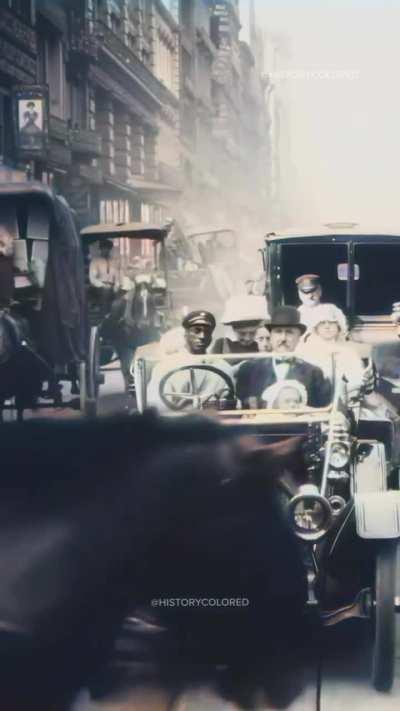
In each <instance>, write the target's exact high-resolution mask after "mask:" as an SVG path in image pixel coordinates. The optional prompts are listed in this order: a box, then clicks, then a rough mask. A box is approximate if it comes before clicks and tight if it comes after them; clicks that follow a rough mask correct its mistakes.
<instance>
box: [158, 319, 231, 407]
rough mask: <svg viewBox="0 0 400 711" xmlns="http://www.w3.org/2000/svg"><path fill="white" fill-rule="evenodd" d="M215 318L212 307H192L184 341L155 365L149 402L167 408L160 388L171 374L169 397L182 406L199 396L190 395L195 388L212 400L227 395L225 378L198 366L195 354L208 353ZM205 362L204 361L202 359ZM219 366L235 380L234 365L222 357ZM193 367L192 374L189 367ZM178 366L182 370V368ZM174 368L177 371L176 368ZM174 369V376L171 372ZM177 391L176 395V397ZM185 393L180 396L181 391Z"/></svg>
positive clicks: (217, 365) (186, 323)
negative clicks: (210, 308) (203, 309)
mask: <svg viewBox="0 0 400 711" xmlns="http://www.w3.org/2000/svg"><path fill="white" fill-rule="evenodd" d="M215 326H216V322H215V318H214V316H213V315H212V314H211V313H210V312H209V311H191V312H190V313H189V314H188V315H187V316H185V317H184V319H183V321H182V328H183V343H182V344H181V346H180V348H179V350H177V351H176V352H175V353H174V354H173V355H171V356H169V357H168V356H167V357H164V358H161V359H160V361H159V362H158V363H157V364H156V366H155V367H154V369H153V372H152V375H151V379H150V382H149V384H148V388H147V405H148V406H152V407H157V408H158V409H161V410H168V406H167V405H166V402H165V399H164V400H163V398H162V394H161V390H162V382H163V381H165V378H166V377H168V387H167V390H168V393H169V398H170V399H171V397H172V401H173V403H174V405H175V408H177V407H179V409H182V410H185V409H189V410H190V409H191V408H192V407H193V406H194V403H195V401H196V398H194V399H191V398H190V393H191V392H193V388H194V390H195V392H196V394H197V395H199V396H201V398H202V399H203V400H204V401H205V400H207V401H208V402H209V403H213V402H214V403H215V404H216V403H217V402H218V401H220V400H221V399H223V398H224V397H226V395H227V382H226V379H224V378H223V377H221V376H220V375H218V373H214V372H211V371H207V370H199V369H197V370H196V363H197V361H196V358H194V357H193V356H201V355H205V354H206V353H207V348H208V347H209V345H210V343H211V339H212V334H213V331H214V329H215ZM203 365H204V363H203ZM215 365H216V367H217V369H218V370H221V371H223V373H225V375H227V376H228V378H229V379H230V380H231V382H232V386H233V373H232V369H231V367H230V366H229V365H228V363H226V362H225V361H224V360H219V361H218V363H216V364H215ZM190 366H193V367H194V370H193V372H192V374H191V373H190V370H189V369H188V368H189V367H190ZM179 369H181V370H180V372H179ZM173 371H175V372H173ZM170 373H171V376H170V375H169V374H170ZM174 393H176V397H174ZM182 393H183V394H184V395H185V394H186V396H185V397H180V394H182Z"/></svg>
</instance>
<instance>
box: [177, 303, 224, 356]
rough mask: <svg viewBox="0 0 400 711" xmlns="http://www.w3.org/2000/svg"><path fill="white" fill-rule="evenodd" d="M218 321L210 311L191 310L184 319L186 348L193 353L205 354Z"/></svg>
mask: <svg viewBox="0 0 400 711" xmlns="http://www.w3.org/2000/svg"><path fill="white" fill-rule="evenodd" d="M215 326H216V321H215V318H214V316H213V315H212V313H210V312H209V311H191V312H190V313H189V314H187V316H185V317H184V319H183V321H182V327H183V329H184V339H185V348H186V350H187V351H189V353H193V355H204V353H206V351H207V348H208V346H209V345H210V343H211V340H212V335H213V332H214V329H215Z"/></svg>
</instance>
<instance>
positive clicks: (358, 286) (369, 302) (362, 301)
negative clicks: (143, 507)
mask: <svg viewBox="0 0 400 711" xmlns="http://www.w3.org/2000/svg"><path fill="white" fill-rule="evenodd" d="M354 260H355V262H356V263H357V264H358V265H359V270H360V278H359V279H358V281H357V282H356V283H355V285H354V306H355V312H356V314H360V315H371V316H373V315H378V314H390V313H391V311H392V304H393V303H394V302H395V301H398V300H400V280H399V263H400V244H357V245H356V246H355V252H354ZM371 285H373V287H371Z"/></svg>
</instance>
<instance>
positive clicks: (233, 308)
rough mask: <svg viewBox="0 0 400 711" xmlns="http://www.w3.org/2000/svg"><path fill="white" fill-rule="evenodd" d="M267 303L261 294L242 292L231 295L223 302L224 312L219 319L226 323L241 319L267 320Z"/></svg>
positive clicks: (236, 321) (237, 321)
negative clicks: (253, 294)
mask: <svg viewBox="0 0 400 711" xmlns="http://www.w3.org/2000/svg"><path fill="white" fill-rule="evenodd" d="M268 320H269V314H268V311H267V303H266V301H265V298H264V297H263V296H251V295H247V294H242V295H241V296H232V297H231V298H230V299H228V301H227V302H226V304H225V312H224V315H223V317H222V319H221V321H222V323H224V324H226V325H230V324H234V323H240V322H243V321H247V322H249V321H250V322H251V321H254V322H255V323H257V322H258V321H268Z"/></svg>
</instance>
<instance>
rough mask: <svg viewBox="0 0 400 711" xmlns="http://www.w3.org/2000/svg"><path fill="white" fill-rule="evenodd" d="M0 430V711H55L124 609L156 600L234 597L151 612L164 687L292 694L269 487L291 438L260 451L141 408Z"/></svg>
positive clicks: (294, 625)
mask: <svg viewBox="0 0 400 711" xmlns="http://www.w3.org/2000/svg"><path fill="white" fill-rule="evenodd" d="M0 438H1V464H2V466H1V475H0V481H1V492H0V563H1V581H0V699H1V706H2V708H3V709H7V711H26V710H28V709H29V711H33V710H35V711H36V709H39V708H40V709H41V711H50V709H52V711H60V710H64V709H67V708H68V707H69V704H70V702H71V699H72V698H73V697H74V695H75V694H76V692H77V690H79V689H80V688H82V687H83V686H86V687H87V686H90V684H91V683H93V681H95V679H96V673H97V674H98V673H99V670H101V669H102V668H104V667H102V666H101V665H102V664H103V663H105V662H106V661H107V660H108V659H109V658H110V655H112V649H113V641H114V639H115V638H116V636H117V635H118V630H119V629H120V628H121V624H122V622H123V619H124V618H125V616H126V615H127V614H129V613H130V614H137V609H138V608H140V609H142V610H143V609H146V608H147V607H148V608H150V601H151V600H152V599H157V600H158V599H161V598H162V599H178V598H179V599H182V598H185V599H193V598H197V599H198V598H204V599H207V600H210V599H213V600H224V599H230V600H232V599H234V600H236V599H240V600H243V599H244V600H245V601H246V600H247V603H246V602H245V603H244V604H243V605H242V606H231V607H226V608H224V607H222V608H218V607H213V606H212V605H210V606H209V607H207V606H206V607H204V608H202V609H195V608H194V607H187V606H186V607H185V606H182V607H177V606H175V607H170V606H166V607H162V608H160V616H161V622H162V624H163V625H164V626H165V628H166V630H167V631H168V635H169V639H170V645H169V652H168V655H167V659H164V680H165V682H166V683H168V682H169V681H171V679H172V678H173V683H174V684H177V685H178V686H179V685H180V689H184V688H185V685H187V684H188V683H189V672H188V671H187V670H188V669H189V668H196V669H197V670H202V672H201V673H202V675H203V678H204V679H207V680H208V681H212V682H215V683H217V679H219V682H220V683H221V687H220V691H221V693H223V694H224V695H225V696H226V697H228V698H230V699H232V700H235V701H238V700H239V699H240V694H241V692H242V690H243V688H244V686H246V688H250V687H252V684H253V685H254V688H255V687H256V686H257V687H258V686H260V687H262V688H263V689H264V691H265V693H266V694H267V696H268V697H269V698H270V699H271V700H272V701H273V702H274V703H275V704H281V706H282V707H283V706H284V705H285V704H286V703H287V702H288V701H289V700H291V698H292V697H293V696H294V695H295V694H296V691H295V690H294V687H293V686H290V685H288V683H287V680H286V678H285V669H288V668H289V669H290V667H292V671H293V670H295V669H296V663H295V661H293V659H292V655H291V653H292V652H293V653H294V652H295V651H297V650H298V646H297V643H298V641H299V639H307V640H308V641H309V639H310V632H309V630H308V628H306V622H305V618H304V613H303V611H304V604H305V599H306V582H305V575H304V570H303V564H302V560H301V555H300V553H299V549H298V545H297V542H296V540H295V538H294V536H293V534H292V531H291V530H290V528H289V526H288V525H287V523H286V521H285V519H284V517H283V515H282V509H281V505H280V504H279V502H278V499H277V497H276V494H275V488H276V486H275V483H276V479H277V477H279V475H280V474H281V472H282V470H283V469H285V468H286V467H290V466H291V462H292V463H293V461H294V460H296V462H297V463H298V461H299V457H300V455H299V445H298V442H297V441H295V440H292V441H291V442H289V441H283V442H280V443H278V444H273V445H268V446H263V447H262V448H261V449H260V447H259V445H257V444H256V443H254V444H253V441H252V440H250V438H248V437H237V436H234V434H233V432H232V431H231V428H227V427H226V426H222V425H219V424H218V423H215V422H214V421H212V420H208V419H205V418H204V419H203V418H195V417H189V418H185V419H179V420H171V419H162V418H159V417H157V416H155V415H154V414H153V413H151V412H149V413H148V414H146V415H143V416H139V415H135V416H133V417H124V418H116V419H111V420H106V419H105V420H98V421H93V422H90V421H78V422H76V421H75V422H68V423H67V422H46V421H30V422H26V423H22V424H21V425H18V424H9V425H7V424H5V425H3V426H2V427H1V428H0ZM289 658H290V660H291V661H290V663H289ZM295 659H296V657H295ZM160 664H161V662H160ZM221 664H222V665H224V671H221V670H219V671H218V669H219V666H218V665H221ZM174 669H178V670H180V671H179V672H178V673H177V674H175V672H174V671H173V670H174ZM218 674H219V675H220V676H218ZM221 675H222V676H221ZM252 688H253V687H252Z"/></svg>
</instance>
